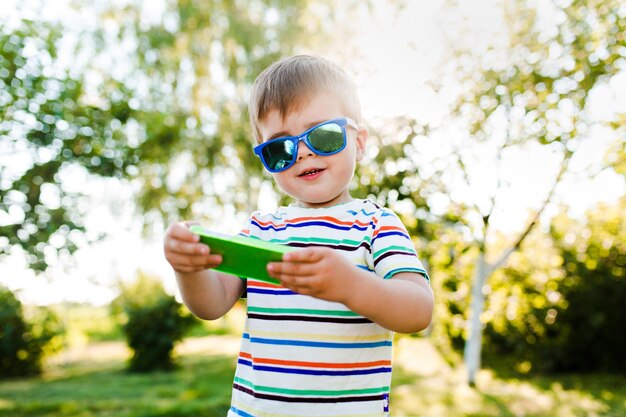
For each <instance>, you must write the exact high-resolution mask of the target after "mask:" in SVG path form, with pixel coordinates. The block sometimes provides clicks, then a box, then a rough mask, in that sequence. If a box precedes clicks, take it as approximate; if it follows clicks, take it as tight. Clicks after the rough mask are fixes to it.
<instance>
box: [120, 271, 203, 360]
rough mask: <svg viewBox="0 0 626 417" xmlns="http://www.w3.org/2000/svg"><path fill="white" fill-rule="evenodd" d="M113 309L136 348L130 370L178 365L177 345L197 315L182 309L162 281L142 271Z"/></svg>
mask: <svg viewBox="0 0 626 417" xmlns="http://www.w3.org/2000/svg"><path fill="white" fill-rule="evenodd" d="M112 310H113V312H114V314H116V315H118V317H121V318H122V330H123V332H124V335H125V337H126V340H127V343H128V346H129V347H130V348H131V350H132V351H133V355H132V357H131V359H130V363H129V369H130V370H131V371H135V372H148V371H155V370H171V369H174V368H175V367H176V363H175V361H174V357H173V351H174V345H175V343H176V342H178V341H180V340H181V339H182V338H183V336H184V334H185V332H186V331H187V330H188V329H189V328H190V327H191V325H192V324H193V323H194V322H195V319H194V318H193V317H192V316H191V315H190V314H184V313H183V310H182V305H181V304H180V303H178V302H177V301H176V299H175V298H174V297H173V296H170V295H168V294H166V292H165V290H164V289H163V285H162V284H161V282H160V281H158V280H156V279H154V278H150V277H148V276H146V275H144V274H140V275H139V277H138V279H137V280H136V281H135V282H134V283H132V284H131V285H129V286H122V292H121V294H120V296H119V297H118V298H117V299H116V300H115V301H114V302H113V304H112Z"/></svg>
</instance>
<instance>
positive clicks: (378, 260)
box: [371, 209, 430, 283]
mask: <svg viewBox="0 0 626 417" xmlns="http://www.w3.org/2000/svg"><path fill="white" fill-rule="evenodd" d="M371 256H372V263H373V265H374V271H375V272H376V275H378V276H381V277H383V278H384V279H389V278H391V277H392V276H394V275H395V274H397V273H399V272H416V273H418V274H422V275H423V276H424V277H425V278H426V281H427V282H428V283H430V278H429V276H428V273H427V272H426V270H425V269H424V266H423V265H422V263H421V262H420V260H419V258H418V257H417V253H416V251H415V246H414V245H413V242H412V241H411V237H410V236H409V233H408V232H407V230H406V228H405V227H404V224H402V221H401V220H400V219H399V218H398V216H397V215H396V214H395V213H394V212H393V211H391V210H388V209H382V210H381V212H380V214H379V215H378V216H377V219H376V224H375V227H374V229H373V232H372V239H371Z"/></svg>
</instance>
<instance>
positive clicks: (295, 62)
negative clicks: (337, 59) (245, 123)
mask: <svg viewBox="0 0 626 417" xmlns="http://www.w3.org/2000/svg"><path fill="white" fill-rule="evenodd" d="M320 92H326V93H330V94H333V95H335V96H336V98H337V100H338V101H339V103H340V105H341V107H342V109H343V111H344V112H345V113H346V114H345V116H348V117H350V118H351V119H353V120H354V121H355V122H356V123H357V124H360V122H361V104H360V102H359V98H358V95H357V92H356V86H355V85H354V83H353V82H352V80H350V78H349V77H348V75H347V74H346V73H345V72H344V71H343V70H342V69H341V68H340V67H338V66H337V65H336V64H334V63H332V62H330V61H328V60H326V59H324V58H320V57H315V56H310V55H296V56H292V57H289V58H284V59H281V60H280V61H277V62H275V63H274V64H272V65H271V66H269V67H268V68H266V69H265V70H264V71H263V72H262V73H261V74H260V75H259V76H258V77H257V79H256V81H255V82H254V85H253V86H252V92H251V94H250V103H249V112H250V124H251V125H252V132H253V133H254V139H255V142H256V143H261V142H262V141H263V138H262V137H261V133H260V131H259V121H261V120H263V118H265V117H266V116H267V115H268V113H270V112H271V111H273V110H277V111H278V113H279V114H280V116H281V117H282V118H284V117H285V116H286V115H287V113H289V112H290V111H293V110H296V109H298V108H300V107H301V106H303V105H306V103H307V101H308V99H310V98H311V97H312V96H313V95H314V94H317V93H320Z"/></svg>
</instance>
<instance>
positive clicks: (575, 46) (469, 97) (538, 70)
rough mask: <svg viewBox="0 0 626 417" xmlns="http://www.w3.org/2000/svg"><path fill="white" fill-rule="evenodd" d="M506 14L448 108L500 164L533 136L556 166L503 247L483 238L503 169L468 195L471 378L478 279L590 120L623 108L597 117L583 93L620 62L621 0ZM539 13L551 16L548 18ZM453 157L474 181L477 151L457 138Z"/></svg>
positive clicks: (494, 265) (525, 5) (623, 41)
mask: <svg viewBox="0 0 626 417" xmlns="http://www.w3.org/2000/svg"><path fill="white" fill-rule="evenodd" d="M566 3H567V4H566ZM503 16H504V19H505V22H506V25H507V29H508V37H506V41H505V42H504V45H502V46H503V47H504V48H503V49H498V48H497V47H494V48H491V49H489V50H488V51H487V53H486V54H485V55H483V56H482V57H478V58H476V57H474V59H477V60H478V63H479V64H480V68H481V69H482V70H481V71H479V72H476V73H474V74H469V75H468V78H467V79H466V84H467V86H468V88H467V89H465V90H464V91H463V92H462V95H461V97H460V100H459V101H458V102H457V103H456V104H455V106H454V114H455V115H457V117H459V118H460V119H461V120H464V121H465V122H466V126H467V128H468V129H469V132H470V135H471V136H470V137H471V140H472V141H473V142H474V143H476V144H477V146H482V145H484V144H486V143H487V144H490V146H493V148H494V149H495V155H496V158H497V161H498V164H500V165H501V164H503V163H506V160H507V159H506V154H507V153H508V152H510V151H511V150H514V149H516V148H517V149H521V148H523V147H527V146H529V145H530V144H535V145H540V146H541V147H544V148H547V149H549V150H550V152H552V153H553V154H554V155H555V156H556V155H560V156H559V158H560V163H559V164H558V167H556V169H555V170H554V172H549V171H547V170H546V171H547V172H545V175H546V181H547V183H548V184H550V185H549V187H547V191H546V192H545V194H544V196H543V197H542V198H541V200H540V202H539V204H538V205H537V206H536V208H535V209H534V212H533V213H532V214H531V215H530V216H529V219H528V220H527V222H526V225H525V226H524V227H523V228H522V229H521V230H520V231H519V233H518V235H517V236H516V237H515V238H514V239H512V240H511V242H510V243H509V245H508V247H506V248H505V249H503V250H502V251H501V252H499V253H494V252H495V251H494V247H493V245H491V244H490V241H493V233H494V230H493V228H492V225H491V219H492V216H493V215H494V213H497V210H498V207H499V204H500V199H501V198H502V196H503V191H505V190H506V188H507V184H506V183H505V181H506V179H505V178H503V177H502V176H498V175H496V176H494V178H492V180H491V184H490V189H491V190H492V192H491V196H490V197H489V198H487V199H485V200H483V201H475V202H474V203H473V204H471V205H470V206H469V207H468V209H469V211H468V212H467V213H466V214H465V216H466V217H467V216H472V217H473V218H474V219H476V223H474V224H473V225H472V232H473V233H472V234H473V236H475V237H476V240H475V242H474V245H476V247H477V248H478V259H477V262H476V265H475V269H474V276H473V279H472V302H471V313H470V326H469V332H470V334H469V338H468V340H467V343H466V346H465V355H464V356H465V363H466V365H467V368H468V380H469V382H470V383H471V384H473V383H475V378H476V371H477V370H478V369H479V368H480V356H481V344H482V342H481V340H482V329H483V324H482V323H481V314H482V313H483V310H484V302H485V296H486V294H485V291H484V288H485V285H486V283H487V282H488V279H489V277H490V276H491V275H492V274H493V273H494V271H496V270H498V269H499V268H500V267H502V266H503V265H504V264H505V263H506V262H507V260H508V259H509V257H510V255H511V254H512V253H513V252H515V251H516V250H518V249H519V248H520V246H521V245H522V243H523V242H524V240H525V239H526V237H527V236H528V235H529V233H530V232H531V231H532V230H533V228H534V227H535V226H536V225H537V224H538V222H539V219H540V217H541V215H542V213H543V212H544V210H545V208H546V207H547V206H548V204H549V203H550V202H551V201H553V197H554V194H555V190H556V189H557V187H558V185H559V184H560V183H561V182H562V181H563V179H564V178H565V176H566V175H567V174H568V173H569V172H570V171H571V170H570V163H571V161H572V158H573V157H574V155H575V154H576V150H577V149H579V148H580V147H581V144H582V143H584V141H588V140H591V139H590V138H591V133H592V129H593V127H594V126H595V125H597V124H600V123H604V124H607V125H609V124H610V123H611V122H614V121H615V120H616V119H617V118H618V117H620V116H619V115H615V114H614V115H613V117H614V119H613V120H608V121H606V120H600V121H598V120H594V118H593V116H592V115H591V111H590V105H589V101H590V95H591V94H592V92H593V91H594V90H595V89H596V88H598V87H600V86H603V85H606V84H607V83H609V82H611V78H612V77H613V76H615V75H616V74H618V73H619V72H620V71H623V70H624V69H626V60H625V59H624V56H623V52H622V51H623V49H624V47H625V46H626V36H625V34H624V33H625V32H624V29H625V28H626V11H625V10H624V8H623V7H621V6H620V2H618V1H611V0H608V1H597V2H593V3H592V4H589V3H588V2H583V1H572V2H553V3H552V4H551V5H545V4H542V5H541V6H539V5H533V4H532V3H530V2H526V1H518V2H515V3H514V4H504V15H503ZM541 19H544V20H541ZM545 19H549V20H548V22H549V23H548V24H547V25H546V24H545ZM471 59H472V58H471V55H469V54H461V55H460V57H459V62H460V63H461V65H467V63H468V61H471ZM472 69H475V68H472ZM461 73H462V72H461ZM613 134H614V135H615V136H614V137H615V139H616V140H617V141H621V142H623V141H624V137H623V136H620V135H619V132H618V130H615V129H614V130H613ZM468 139H469V138H468ZM467 145H468V144H467V143H465V144H463V146H467ZM478 160H480V157H479V159H478ZM456 161H457V165H458V167H459V169H460V172H462V174H463V176H462V177H463V178H464V179H465V181H466V182H467V183H468V184H469V185H471V183H472V181H475V177H474V178H472V175H473V172H472V171H471V170H472V167H470V165H473V168H474V169H475V167H476V166H477V160H476V159H474V160H472V156H471V154H470V153H468V152H466V149H463V148H459V149H458V152H457V154H456ZM500 168H501V166H500ZM528 168H529V169H532V168H533V167H528ZM584 174H585V173H584V172H583V175H584ZM587 175H589V173H587ZM483 180H484V178H483Z"/></svg>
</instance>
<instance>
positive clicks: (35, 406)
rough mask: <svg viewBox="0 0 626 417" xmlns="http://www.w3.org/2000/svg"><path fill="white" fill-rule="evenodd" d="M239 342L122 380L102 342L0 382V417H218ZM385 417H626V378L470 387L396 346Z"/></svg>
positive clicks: (197, 342) (119, 354)
mask: <svg viewBox="0 0 626 417" xmlns="http://www.w3.org/2000/svg"><path fill="white" fill-rule="evenodd" d="M238 346H239V340H238V338H237V337H235V336H228V335H224V336H209V337H202V338H190V339H187V340H186V341H185V342H184V343H183V344H182V345H181V346H180V347H179V349H178V353H179V355H180V357H179V363H180V368H179V369H178V370H177V371H175V372H170V373H152V374H129V373H127V372H126V371H125V360H126V359H127V358H128V351H127V350H126V348H125V346H124V345H123V343H120V342H105V343H97V344H92V345H89V346H86V347H81V348H77V349H75V350H74V351H69V352H65V353H64V354H63V355H61V356H59V357H57V358H56V360H55V361H54V362H53V363H51V365H50V366H49V368H48V369H47V370H46V372H45V374H44V375H43V376H41V377H37V378H27V379H16V380H8V381H4V382H0V416H7V417H8V416H10V417H18V416H19V417H31V416H33V417H34V416H37V417H44V416H45V417H52V416H54V417H95V416H116V417H117V416H119V417H152V416H155V417H156V416H160V417H178V416H180V417H186V416H206V417H210V416H225V415H226V411H227V410H228V406H229V401H230V389H231V383H232V377H233V373H234V367H235V357H236V353H237V349H238ZM391 411H392V415H393V416H394V417H399V416H426V417H431V416H432V417H439V416H442V417H455V416H459V417H460V416H471V417H478V416H494V417H496V416H497V417H500V416H504V417H519V416H528V417H535V416H536V417H539V416H556V417H579V416H580V417H586V416H588V417H599V416H603V417H609V416H611V417H613V416H614V417H617V416H625V415H626V377H624V376H616V375H586V376H581V375H567V376H558V377H549V376H535V377H528V378H524V379H519V378H517V377H514V376H511V375H507V374H506V373H500V374H498V373H496V372H494V371H487V370H486V371H482V372H481V373H480V374H479V377H478V381H477V387H476V388H470V387H468V386H467V385H466V384H465V383H464V374H463V372H462V370H461V369H455V368H452V367H450V366H449V365H448V364H447V363H446V362H445V361H443V360H442V358H441V356H440V355H439V354H438V352H437V351H436V350H435V349H434V348H433V347H432V345H431V344H430V343H429V341H428V340H425V339H410V338H402V339H400V340H399V342H398V344H397V346H396V350H395V366H394V376H393V391H392V398H391Z"/></svg>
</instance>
